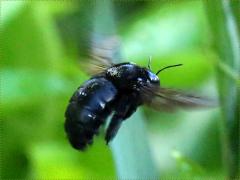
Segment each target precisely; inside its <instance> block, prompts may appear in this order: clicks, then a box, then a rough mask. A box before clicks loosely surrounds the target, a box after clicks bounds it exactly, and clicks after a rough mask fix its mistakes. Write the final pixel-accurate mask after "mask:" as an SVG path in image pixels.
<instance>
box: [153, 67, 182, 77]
mask: <svg viewBox="0 0 240 180" xmlns="http://www.w3.org/2000/svg"><path fill="white" fill-rule="evenodd" d="M182 65H183V64H176V65H171V66H167V67H164V68H162V69H160V70H158V72H157V73H156V75H158V74H159V73H160V72H161V71H162V70H164V69H167V68H171V67H176V66H182Z"/></svg>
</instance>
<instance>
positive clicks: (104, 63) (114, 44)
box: [81, 36, 120, 75]
mask: <svg viewBox="0 0 240 180" xmlns="http://www.w3.org/2000/svg"><path fill="white" fill-rule="evenodd" d="M119 42H120V41H119V39H118V37H116V36H111V37H107V38H104V39H103V38H101V39H100V38H94V39H93V40H92V42H91V43H90V48H89V52H88V57H87V58H86V61H85V62H83V63H81V66H82V69H83V70H84V71H86V72H87V73H88V74H89V75H95V74H99V73H102V72H103V71H105V70H106V69H108V68H109V67H111V66H113V65H114V63H113V60H114V54H115V53H116V51H117V48H118V47H119V44H120V43H119Z"/></svg>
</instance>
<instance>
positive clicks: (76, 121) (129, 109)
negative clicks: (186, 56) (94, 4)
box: [65, 47, 207, 150]
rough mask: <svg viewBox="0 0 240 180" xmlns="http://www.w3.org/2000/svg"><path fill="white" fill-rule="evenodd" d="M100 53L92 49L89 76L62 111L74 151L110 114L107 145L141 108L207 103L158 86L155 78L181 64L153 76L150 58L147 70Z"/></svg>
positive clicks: (201, 99) (91, 140)
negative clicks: (113, 59)
mask: <svg viewBox="0 0 240 180" xmlns="http://www.w3.org/2000/svg"><path fill="white" fill-rule="evenodd" d="M103 51H105V49H104V48H103V47H101V48H97V47H95V48H93V50H92V52H91V53H92V55H91V56H92V59H94V61H93V63H92V65H91V66H89V68H87V70H89V73H90V74H91V75H92V77H91V78H90V79H89V80H87V81H86V82H85V83H83V84H82V85H81V86H80V87H79V88H78V89H77V90H76V91H75V93H74V94H73V96H72V97H71V99H70V101H69V104H68V106H67V109H66V112H65V117H66V121H65V131H66V133H67V136H68V139H69V141H70V143H71V145H72V146H73V147H74V148H75V149H78V150H84V149H85V148H86V147H87V146H88V145H89V144H92V143H93V138H94V135H96V134H98V131H99V128H100V126H101V125H103V124H104V123H105V122H106V119H107V118H108V117H109V116H110V115H111V114H113V115H112V117H111V120H110V123H109V125H108V127H107V130H106V135H105V140H106V143H107V144H108V143H109V142H110V141H111V140H112V139H113V138H114V137H115V135H116V134H117V132H118V130H119V128H120V126H121V124H122V122H123V121H124V120H126V119H128V118H129V117H130V116H131V115H132V114H133V113H134V112H135V111H136V110H137V108H138V107H139V106H141V105H147V106H150V107H152V108H154V109H157V110H164V109H168V110H169V109H170V110H172V109H175V108H177V107H194V106H195V107H198V106H206V104H207V101H206V100H205V99H203V98H201V97H197V96H192V95H189V94H186V93H182V92H179V91H176V90H172V89H167V88H163V87H161V86H160V80H159V78H158V76H157V75H158V74H159V73H160V72H161V71H163V70H165V69H168V68H171V67H176V66H181V65H182V64H177V65H171V66H167V67H165V68H163V69H160V70H159V71H158V72H157V73H156V74H155V73H153V72H152V71H151V68H150V64H151V58H150V59H149V63H148V67H147V68H146V67H141V66H138V65H136V64H133V63H130V62H125V63H119V64H113V63H112V62H111V61H110V60H109V59H111V58H109V57H107V56H106V54H107V53H103ZM103 54H105V57H104V56H103ZM92 67H94V68H92ZM91 68H92V69H91Z"/></svg>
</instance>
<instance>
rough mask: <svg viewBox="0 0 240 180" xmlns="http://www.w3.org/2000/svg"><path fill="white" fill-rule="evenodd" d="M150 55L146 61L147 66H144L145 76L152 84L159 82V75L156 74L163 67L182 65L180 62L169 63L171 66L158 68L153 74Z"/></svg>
mask: <svg viewBox="0 0 240 180" xmlns="http://www.w3.org/2000/svg"><path fill="white" fill-rule="evenodd" d="M151 59H152V58H151V56H150V58H149V61H148V68H145V71H146V76H147V79H148V81H149V82H150V83H152V84H159V83H160V81H159V77H158V76H157V75H158V74H159V73H160V72H161V71H163V70H164V69H167V68H170V67H176V66H182V64H176V65H171V66H167V67H164V68H162V69H160V70H158V72H157V73H156V74H154V73H153V72H152V71H151Z"/></svg>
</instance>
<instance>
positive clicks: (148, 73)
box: [146, 69, 159, 84]
mask: <svg viewBox="0 0 240 180" xmlns="http://www.w3.org/2000/svg"><path fill="white" fill-rule="evenodd" d="M146 76H147V79H148V80H149V81H150V83H153V84H159V78H158V76H157V75H156V74H154V73H153V72H152V71H151V70H149V69H146Z"/></svg>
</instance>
